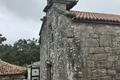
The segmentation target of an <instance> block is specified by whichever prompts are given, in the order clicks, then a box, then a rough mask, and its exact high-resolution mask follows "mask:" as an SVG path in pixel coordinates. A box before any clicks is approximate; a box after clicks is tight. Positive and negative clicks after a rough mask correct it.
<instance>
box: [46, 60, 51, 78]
mask: <svg viewBox="0 0 120 80" xmlns="http://www.w3.org/2000/svg"><path fill="white" fill-rule="evenodd" d="M46 67H47V80H52V64H51V62H48V61H47V64H46Z"/></svg>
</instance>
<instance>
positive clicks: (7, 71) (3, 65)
mask: <svg viewBox="0 0 120 80" xmlns="http://www.w3.org/2000/svg"><path fill="white" fill-rule="evenodd" d="M25 71H26V68H24V67H20V66H16V65H13V64H10V63H7V62H5V61H2V60H1V59H0V75H14V74H22V73H24V72H25Z"/></svg>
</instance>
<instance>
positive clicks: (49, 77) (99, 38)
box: [40, 0, 120, 80]
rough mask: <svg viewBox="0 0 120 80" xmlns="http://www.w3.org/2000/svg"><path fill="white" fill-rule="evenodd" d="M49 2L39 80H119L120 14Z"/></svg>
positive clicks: (63, 0) (70, 1)
mask: <svg viewBox="0 0 120 80" xmlns="http://www.w3.org/2000/svg"><path fill="white" fill-rule="evenodd" d="M77 2H78V0H47V6H46V7H45V9H44V12H46V16H45V17H44V18H43V19H41V20H42V21H43V24H42V29H41V31H40V63H41V66H40V80H120V15H112V14H102V13H92V12H81V11H72V10H71V8H73V7H74V6H75V5H76V4H77Z"/></svg>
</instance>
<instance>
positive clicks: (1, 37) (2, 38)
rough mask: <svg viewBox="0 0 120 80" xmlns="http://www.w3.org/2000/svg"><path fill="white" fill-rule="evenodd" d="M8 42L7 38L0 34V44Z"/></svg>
mask: <svg viewBox="0 0 120 80" xmlns="http://www.w3.org/2000/svg"><path fill="white" fill-rule="evenodd" d="M4 41H6V38H5V37H3V36H2V34H0V44H2V42H4Z"/></svg>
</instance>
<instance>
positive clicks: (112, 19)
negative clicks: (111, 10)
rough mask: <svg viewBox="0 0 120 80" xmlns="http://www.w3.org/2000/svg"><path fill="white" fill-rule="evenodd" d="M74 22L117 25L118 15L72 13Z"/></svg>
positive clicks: (119, 17) (119, 16)
mask: <svg viewBox="0 0 120 80" xmlns="http://www.w3.org/2000/svg"><path fill="white" fill-rule="evenodd" d="M72 12H73V19H74V20H89V21H99V22H109V23H119V24H120V15H113V14H103V13H92V12H81V11H72Z"/></svg>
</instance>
